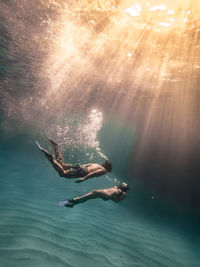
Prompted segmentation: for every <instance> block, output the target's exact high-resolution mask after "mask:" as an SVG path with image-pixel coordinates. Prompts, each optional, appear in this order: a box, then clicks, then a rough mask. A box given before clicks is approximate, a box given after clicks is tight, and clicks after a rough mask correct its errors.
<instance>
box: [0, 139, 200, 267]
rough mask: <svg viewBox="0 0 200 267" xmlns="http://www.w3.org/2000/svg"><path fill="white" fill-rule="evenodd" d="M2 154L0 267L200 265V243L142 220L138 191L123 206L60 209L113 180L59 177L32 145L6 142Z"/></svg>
mask: <svg viewBox="0 0 200 267" xmlns="http://www.w3.org/2000/svg"><path fill="white" fill-rule="evenodd" d="M0 150H1V159H0V177H1V178H0V203H1V205H0V217H1V220H0V266H2V267H8V266H9V267H10V266H16V267H18V266H19V267H23V266H26V267H29V266H30V267H31V266H34V267H35V266H37V267H38V266H42V267H45V266H47V267H51V266H52V267H55V266H56V267H59V266H65V267H66V266H74V267H79V266H80V267H81V266H83V267H86V266H87V267H89V266H91V267H93V266H95V267H102V266H113V267H114V266H116V267H117V266H118V267H129V266H143V267H145V266H149V267H156V266H170V267H173V266H187V267H192V266H200V253H199V252H200V250H199V246H198V242H197V243H192V242H191V241H189V240H188V238H187V236H185V235H184V233H181V232H179V231H177V228H176V227H174V228H173V227H172V226H171V224H170V226H169V227H168V226H167V223H165V224H164V223H161V222H160V221H159V220H156V219H155V220H152V219H151V220H148V217H145V216H141V215H140V213H138V210H139V208H140V207H136V205H137V204H135V203H130V201H133V200H134V198H133V197H131V195H132V194H133V193H134V190H132V192H131V191H130V194H129V195H128V196H127V198H126V199H125V200H124V201H122V202H121V203H114V202H111V201H107V202H104V201H102V200H91V201H88V202H87V203H84V204H80V205H77V206H75V207H74V208H64V207H59V206H58V201H59V200H63V199H67V198H72V197H76V196H79V195H82V194H85V193H87V192H89V191H90V190H93V189H97V188H106V187H110V186H113V182H112V179H108V178H109V177H106V176H102V177H99V178H95V179H91V180H88V181H86V182H84V183H81V184H76V183H74V181H73V180H67V179H63V178H60V177H59V176H58V175H57V173H56V171H55V170H54V169H53V168H52V167H51V166H50V164H49V162H47V160H46V159H45V158H44V156H43V154H42V153H41V152H40V151H39V150H37V148H36V146H35V145H34V144H33V145H29V146H27V147H26V146H24V147H23V148H21V147H20V144H17V145H16V147H15V146H13V143H12V144H10V145H8V143H7V144H5V143H3V142H2V143H1V146H0ZM112 175H113V174H112ZM129 196H130V197H129Z"/></svg>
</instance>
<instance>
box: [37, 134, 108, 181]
mask: <svg viewBox="0 0 200 267" xmlns="http://www.w3.org/2000/svg"><path fill="white" fill-rule="evenodd" d="M48 139H49V141H50V143H51V145H52V147H53V149H54V152H55V156H53V155H51V154H50V153H49V152H48V151H46V150H45V149H44V148H42V147H41V146H40V144H39V143H38V142H37V141H36V144H37V146H38V147H39V149H40V150H41V151H42V152H43V153H44V154H45V156H46V158H47V159H48V160H49V161H50V162H51V164H52V165H53V167H54V168H55V170H56V171H57V172H58V174H59V176H60V177H64V178H78V177H81V178H80V179H78V180H76V181H75V182H76V183H81V182H83V181H85V180H87V179H89V178H93V177H97V176H100V175H103V174H105V173H107V172H111V171H112V164H111V162H110V161H109V160H105V162H104V163H102V164H97V163H89V164H82V165H71V164H69V163H64V160H63V157H62V155H61V153H60V151H59V148H58V144H57V143H55V142H54V141H53V140H51V139H50V138H48Z"/></svg>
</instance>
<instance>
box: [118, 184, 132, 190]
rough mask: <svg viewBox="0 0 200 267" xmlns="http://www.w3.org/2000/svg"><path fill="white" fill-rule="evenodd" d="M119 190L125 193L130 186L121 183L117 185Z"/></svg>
mask: <svg viewBox="0 0 200 267" xmlns="http://www.w3.org/2000/svg"><path fill="white" fill-rule="evenodd" d="M117 187H118V188H119V189H121V190H122V191H123V192H127V191H128V190H129V189H130V186H129V185H128V184H126V183H122V184H119V185H117Z"/></svg>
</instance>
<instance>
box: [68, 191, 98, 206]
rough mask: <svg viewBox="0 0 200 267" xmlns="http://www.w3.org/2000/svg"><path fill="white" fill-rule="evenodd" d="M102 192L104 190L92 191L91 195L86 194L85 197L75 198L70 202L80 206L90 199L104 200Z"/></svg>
mask: <svg viewBox="0 0 200 267" xmlns="http://www.w3.org/2000/svg"><path fill="white" fill-rule="evenodd" d="M101 191H102V190H93V191H91V192H90V193H88V194H86V195H84V196H81V197H76V198H73V199H72V200H70V202H71V203H72V204H73V205H76V204H79V203H83V202H86V201H87V200H89V199H95V198H102V193H101Z"/></svg>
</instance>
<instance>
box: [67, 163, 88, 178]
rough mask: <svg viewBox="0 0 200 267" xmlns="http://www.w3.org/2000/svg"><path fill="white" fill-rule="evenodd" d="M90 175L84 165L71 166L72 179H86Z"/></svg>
mask: <svg viewBox="0 0 200 267" xmlns="http://www.w3.org/2000/svg"><path fill="white" fill-rule="evenodd" d="M88 173H89V171H88V169H87V168H86V167H85V166H84V165H76V166H70V177H72V178H77V177H84V176H86V175H87V174H88Z"/></svg>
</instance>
